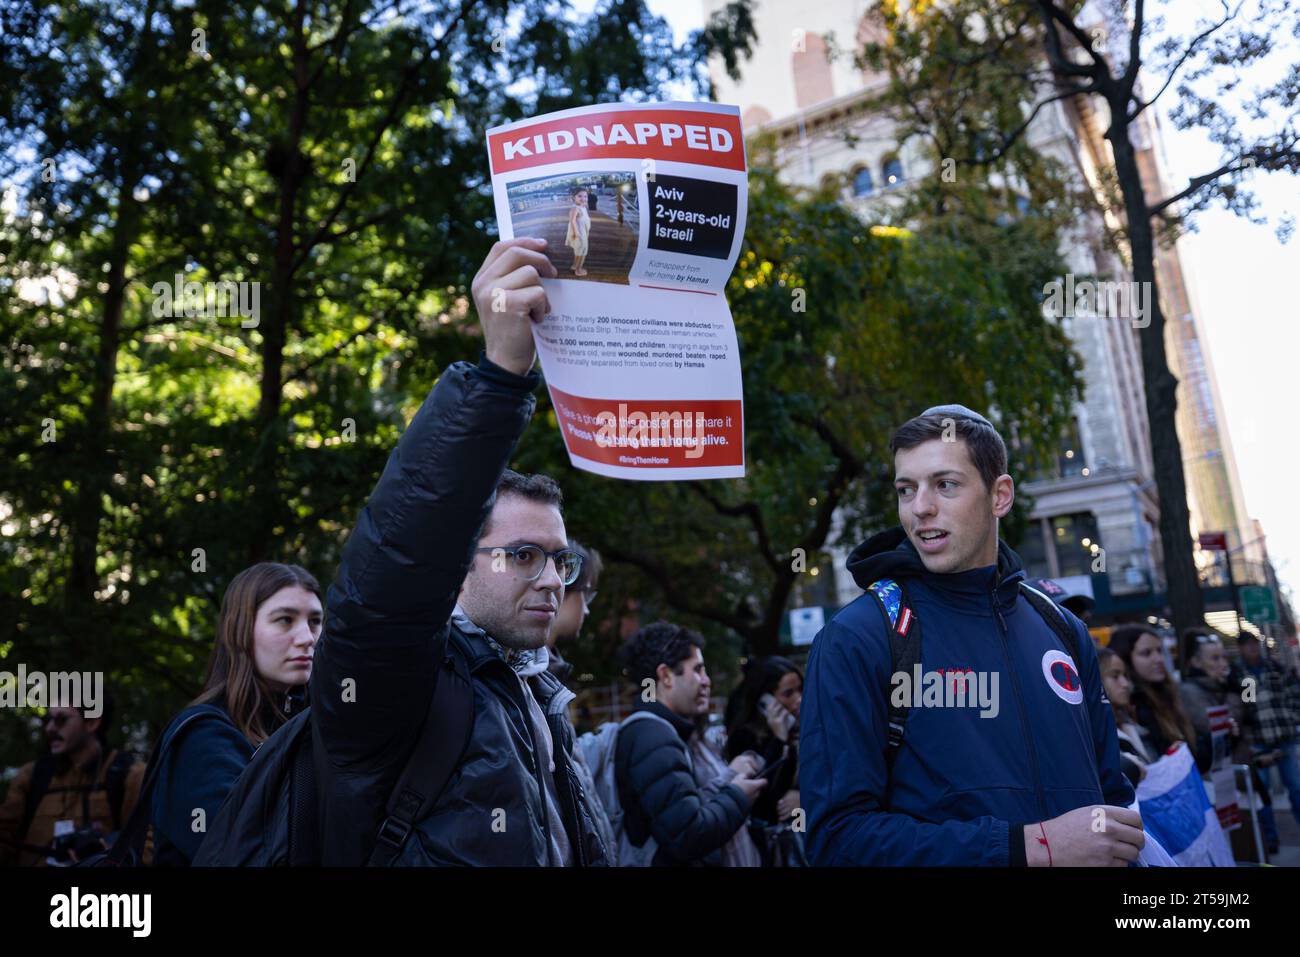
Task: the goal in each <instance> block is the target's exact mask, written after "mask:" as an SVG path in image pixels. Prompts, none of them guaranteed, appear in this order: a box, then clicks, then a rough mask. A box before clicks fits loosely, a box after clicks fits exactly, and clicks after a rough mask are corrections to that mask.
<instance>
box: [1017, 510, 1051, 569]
mask: <svg viewBox="0 0 1300 957" xmlns="http://www.w3.org/2000/svg"><path fill="white" fill-rule="evenodd" d="M1016 554H1017V555H1019V556H1020V562H1021V564H1023V565H1024V566H1025V574H1026V575H1027V576H1028V577H1030V578H1051V577H1052V566H1051V564H1050V563H1049V562H1048V560H1047V542H1046V541H1044V539H1043V523H1042V521H1031V522H1030V523H1029V524H1028V525H1027V526H1025V533H1024V535H1022V536H1021V537H1020V541H1019V542H1018V543H1017V544H1016Z"/></svg>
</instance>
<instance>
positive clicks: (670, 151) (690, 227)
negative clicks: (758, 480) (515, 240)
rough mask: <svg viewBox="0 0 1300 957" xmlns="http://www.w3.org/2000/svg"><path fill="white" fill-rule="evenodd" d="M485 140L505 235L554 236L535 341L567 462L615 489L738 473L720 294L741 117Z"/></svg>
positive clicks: (543, 128) (663, 117)
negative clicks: (621, 484) (616, 482)
mask: <svg viewBox="0 0 1300 957" xmlns="http://www.w3.org/2000/svg"><path fill="white" fill-rule="evenodd" d="M487 142H488V156H489V160H490V162H491V167H492V186H493V190H494V192H495V198H496V211H497V221H498V226H499V228H500V232H501V237H502V238H503V239H509V238H511V237H513V236H515V235H518V234H525V235H536V236H540V237H542V238H545V239H547V240H548V245H547V258H548V261H549V262H550V264H551V265H552V266H553V267H554V268H555V270H556V278H549V277H548V278H544V279H543V281H542V285H543V286H544V287H545V288H546V293H547V296H548V298H549V302H550V309H549V310H548V311H547V313H546V315H545V316H544V318H543V319H542V320H541V322H540V323H539V324H538V325H537V326H536V327H535V329H534V333H535V336H536V341H537V350H538V353H539V354H540V356H541V360H542V368H543V370H544V371H545V373H546V383H547V388H548V389H549V390H550V394H551V402H552V404H553V405H554V406H555V413H556V417H557V418H558V420H559V423H560V430H561V433H562V434H563V436H564V442H565V445H566V447H567V448H568V451H569V458H570V461H572V463H573V464H574V466H576V467H577V468H581V469H585V470H587V471H590V472H596V473H598V474H600V475H607V476H610V477H612V478H627V479H650V480H671V479H692V478H739V477H742V476H743V475H744V474H745V426H744V410H743V398H742V387H741V377H740V353H739V349H738V347H737V343H736V330H735V325H734V324H733V322H732V319H731V311H730V310H729V309H728V307H727V302H726V299H725V298H723V294H722V293H723V288H724V287H725V285H726V282H727V278H728V276H730V275H731V270H732V267H733V266H734V265H735V262H736V257H737V255H738V254H739V252H740V244H741V240H742V238H743V236H744V231H745V206H746V201H747V196H748V181H747V177H746V161H745V144H744V139H743V137H742V135H741V129H740V115H739V111H738V110H737V109H736V108H735V107H731V106H718V105H716V104H710V103H648V104H602V105H599V106H591V107H582V108H579V109H574V110H565V111H563V112H560V113H552V114H549V115H546V116H540V117H535V118H533V119H531V120H525V121H522V122H519V123H513V124H511V125H509V126H502V127H497V128H495V129H492V130H489V131H488V134H487ZM584 199H585V200H597V202H595V203H591V202H585V201H584ZM601 200H604V202H601ZM561 209H563V210H564V212H563V214H562V215H557V213H558V212H559V210H561Z"/></svg>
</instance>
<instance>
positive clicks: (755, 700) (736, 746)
mask: <svg viewBox="0 0 1300 957" xmlns="http://www.w3.org/2000/svg"><path fill="white" fill-rule="evenodd" d="M802 702H803V672H802V671H800V670H799V667H798V666H797V665H796V664H795V663H794V662H793V661H791V660H790V659H789V658H782V657H779V656H777V655H773V656H771V657H768V658H757V659H753V660H751V661H750V662H748V663H747V664H746V666H745V676H744V678H743V680H742V681H741V683H740V686H739V687H738V688H737V689H736V692H735V693H734V694H733V695H732V696H731V699H730V700H729V701H728V708H727V710H728V712H729V713H728V715H727V718H728V720H727V744H726V747H725V749H724V755H725V756H726V758H727V760H729V761H730V760H734V759H735V758H737V757H739V756H740V755H742V754H744V753H745V752H747V751H752V752H754V753H755V754H757V755H758V759H759V764H760V773H759V776H760V777H766V778H767V779H768V780H769V781H770V782H771V783H770V786H769V787H768V788H767V789H766V790H764V792H763V793H762V794H760V795H759V796H758V799H757V800H756V801H755V802H754V807H753V809H752V811H751V812H750V817H752V818H753V819H755V820H757V821H761V822H763V823H764V824H779V823H781V822H782V821H788V820H790V818H791V817H793V816H794V812H795V810H796V809H797V808H798V807H799V706H800V705H801V704H802Z"/></svg>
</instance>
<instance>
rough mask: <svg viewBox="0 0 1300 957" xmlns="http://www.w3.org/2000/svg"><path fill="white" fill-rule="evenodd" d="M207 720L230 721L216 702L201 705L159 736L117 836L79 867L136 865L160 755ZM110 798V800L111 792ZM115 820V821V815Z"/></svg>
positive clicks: (141, 847) (143, 836)
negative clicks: (133, 805) (138, 790)
mask: <svg viewBox="0 0 1300 957" xmlns="http://www.w3.org/2000/svg"><path fill="white" fill-rule="evenodd" d="M209 719H212V720H221V721H229V720H230V718H229V717H228V716H227V715H226V713H225V712H224V711H222V710H221V709H220V708H218V707H216V706H215V705H200V706H198V707H197V708H195V709H194V710H193V711H192V712H190V714H188V715H186V716H185V717H184V718H182V719H181V720H180V721H179V722H178V723H177V725H176V727H175V728H173V729H172V732H171V734H170V735H166V734H164V735H163V736H162V737H161V738H159V739H158V743H157V744H155V745H154V747H153V752H152V753H151V754H150V755H149V765H148V767H147V768H146V769H145V772H144V780H143V781H142V782H141V783H140V794H139V796H138V797H137V798H136V802H135V807H134V808H132V809H131V817H130V818H129V819H128V820H127V822H126V825H125V826H124V827H122V828H121V830H120V831H119V832H118V835H117V839H116V840H115V841H113V843H112V846H110V847H109V849H108V850H107V851H105V852H104V853H102V854H95V855H93V856H91V857H88V858H86V859H85V860H84V861H79V862H78V864H77V866H78V867H137V866H139V864H140V859H141V857H142V856H143V854H144V842H145V835H146V834H147V832H148V830H149V812H150V810H151V809H152V807H153V792H154V789H155V788H156V787H157V784H158V768H159V766H160V765H161V764H162V759H163V756H164V755H165V754H168V753H170V752H171V751H172V750H173V749H174V748H175V747H176V743H177V742H178V741H180V739H181V738H182V737H183V736H184V734H185V732H187V731H189V730H190V728H192V727H193V726H194V725H196V724H198V723H199V722H200V721H204V720H209ZM128 767H129V765H128ZM109 800H110V801H111V800H112V793H111V792H110V796H109ZM121 810H122V805H121V799H120V798H119V800H118V805H117V810H116V811H115V812H114V813H115V815H120V814H121ZM114 820H115V821H116V820H117V817H116V816H115V817H114Z"/></svg>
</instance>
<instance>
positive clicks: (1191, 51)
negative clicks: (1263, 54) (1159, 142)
mask: <svg viewBox="0 0 1300 957" xmlns="http://www.w3.org/2000/svg"><path fill="white" fill-rule="evenodd" d="M1223 8H1224V10H1227V8H1228V6H1227V4H1226V3H1225V4H1224V7H1223ZM1240 12H1241V4H1238V5H1237V9H1236V10H1233V11H1232V12H1231V13H1228V14H1225V15H1224V18H1223V19H1222V20H1220V21H1219V22H1218V23H1216V24H1214V25H1213V26H1211V27H1209V28H1208V29H1206V30H1205V31H1203V32H1201V33H1199V34H1197V36H1195V37H1194V38H1193V39H1192V40H1191V42H1189V43H1188V45H1187V49H1186V50H1184V51H1183V54H1182V56H1180V57H1179V58H1178V62H1177V63H1175V64H1174V65H1173V66H1172V67H1171V68H1170V69H1169V75H1168V76H1166V77H1165V82H1164V83H1162V84H1161V85H1160V89H1159V90H1157V91H1156V95H1155V96H1153V97H1151V99H1149V100H1143V99H1141V98H1135V100H1134V102H1135V103H1136V104H1137V108H1136V109H1134V110H1133V112H1132V113H1129V114H1128V119H1129V121H1130V122H1131V121H1133V120H1135V119H1137V117H1138V116H1139V115H1140V114H1141V113H1142V111H1143V110H1145V109H1146V108H1147V107H1149V106H1151V104H1153V103H1155V101H1156V100H1158V99H1160V97H1161V96H1162V95H1163V94H1164V92H1165V90H1167V89H1168V88H1169V84H1170V83H1172V82H1173V81H1174V77H1176V76H1177V75H1178V71H1179V70H1181V69H1182V68H1183V64H1184V63H1186V62H1187V61H1188V60H1189V59H1190V58H1191V57H1192V56H1194V55H1195V54H1196V52H1197V51H1198V50H1199V49H1200V45H1201V43H1202V42H1203V41H1205V40H1207V39H1209V37H1210V35H1211V34H1213V33H1215V32H1216V31H1218V30H1220V29H1222V28H1223V27H1224V26H1226V25H1227V24H1228V23H1229V22H1230V21H1232V20H1234V19H1236V17H1237V14H1239V13H1240ZM1129 72H1133V66H1132V64H1130V65H1129V70H1128V71H1126V72H1125V73H1124V79H1123V80H1122V81H1121V89H1122V91H1123V92H1124V94H1125V95H1126V96H1131V95H1132V93H1133V84H1134V82H1136V73H1134V78H1133V80H1130V79H1129Z"/></svg>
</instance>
